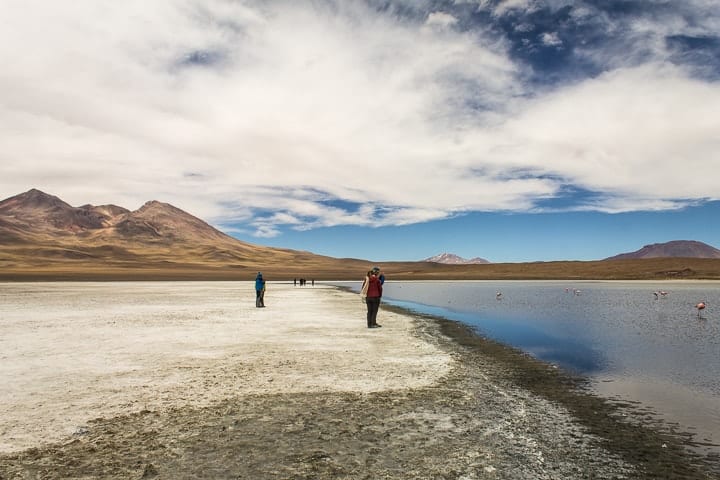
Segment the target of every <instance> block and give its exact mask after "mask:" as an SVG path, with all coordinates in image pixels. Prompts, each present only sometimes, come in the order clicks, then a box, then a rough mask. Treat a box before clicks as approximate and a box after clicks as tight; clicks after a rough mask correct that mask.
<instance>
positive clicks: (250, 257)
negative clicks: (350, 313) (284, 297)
mask: <svg viewBox="0 0 720 480" xmlns="http://www.w3.org/2000/svg"><path fill="white" fill-rule="evenodd" d="M348 262H349V264H350V265H351V266H352V267H357V268H358V271H360V272H362V271H364V269H365V268H366V263H367V262H360V261H352V260H350V261H341V260H339V259H334V258H331V257H324V256H321V255H315V254H312V253H310V252H302V251H296V250H288V249H280V248H271V247H265V246H260V245H254V244H250V243H246V242H242V241H240V240H237V239H235V238H233V237H230V236H229V235H226V234H224V233H222V232H220V231H219V230H217V229H215V228H213V227H212V226H210V225H209V224H207V223H206V222H204V221H202V220H200V219H199V218H197V217H194V216H192V215H190V214H189V213H187V212H185V211H183V210H181V209H179V208H176V207H174V206H172V205H170V204H167V203H162V202H158V201H150V202H147V203H146V204H145V205H143V206H142V207H140V208H139V209H137V210H135V211H130V210H128V209H126V208H123V207H119V206H117V205H100V206H94V205H83V206H81V207H73V206H71V205H69V204H68V203H66V202H64V201H63V200H61V199H60V198H58V197H55V196H53V195H49V194H47V193H44V192H42V191H40V190H36V189H32V190H29V191H27V192H25V193H21V194H19V195H16V196H14V197H11V198H8V199H6V200H3V201H2V202H0V267H5V268H6V269H11V268H12V269H15V270H22V268H27V269H37V268H45V269H61V270H62V269H78V268H88V267H90V268H96V269H103V268H110V269H112V268H126V269H127V268H143V269H148V268H154V269H156V270H167V269H173V268H174V269H177V268H183V269H186V270H187V269H198V268H202V269H213V268H215V269H217V268H225V269H227V268H232V269H236V270H237V271H240V270H243V271H245V270H247V271H255V270H260V269H265V270H268V269H270V270H272V269H273V268H278V267H280V266H282V267H283V268H287V269H288V270H293V269H297V270H298V271H299V272H305V271H310V272H311V271H312V270H313V269H315V268H316V267H318V266H319V265H323V266H324V267H325V268H330V269H337V268H343V266H344V265H346V264H348ZM308 276H309V274H308Z"/></svg>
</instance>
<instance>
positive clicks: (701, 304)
mask: <svg viewBox="0 0 720 480" xmlns="http://www.w3.org/2000/svg"><path fill="white" fill-rule="evenodd" d="M695 308H696V309H697V316H698V317H699V316H700V312H702V311H703V310H705V302H700V303H698V304H697V305H695Z"/></svg>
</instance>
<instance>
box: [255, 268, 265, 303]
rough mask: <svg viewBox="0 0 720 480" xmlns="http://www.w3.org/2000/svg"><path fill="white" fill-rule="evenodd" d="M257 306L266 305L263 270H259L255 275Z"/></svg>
mask: <svg viewBox="0 0 720 480" xmlns="http://www.w3.org/2000/svg"><path fill="white" fill-rule="evenodd" d="M255 306H256V307H258V308H263V307H264V306H265V279H264V278H263V276H262V272H258V274H257V277H255Z"/></svg>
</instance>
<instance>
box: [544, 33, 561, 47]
mask: <svg viewBox="0 0 720 480" xmlns="http://www.w3.org/2000/svg"><path fill="white" fill-rule="evenodd" d="M540 41H541V42H542V43H543V45H547V46H549V47H557V46H560V45H562V44H563V42H562V40H560V37H559V36H558V34H557V32H552V33H550V32H545V33H543V34H542V35H540Z"/></svg>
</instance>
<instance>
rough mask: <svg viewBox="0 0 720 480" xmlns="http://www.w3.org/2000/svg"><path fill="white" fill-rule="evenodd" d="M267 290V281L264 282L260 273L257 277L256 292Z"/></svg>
mask: <svg viewBox="0 0 720 480" xmlns="http://www.w3.org/2000/svg"><path fill="white" fill-rule="evenodd" d="M263 288H265V280H263V277H262V273H258V274H257V277H255V290H262V289H263Z"/></svg>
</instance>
